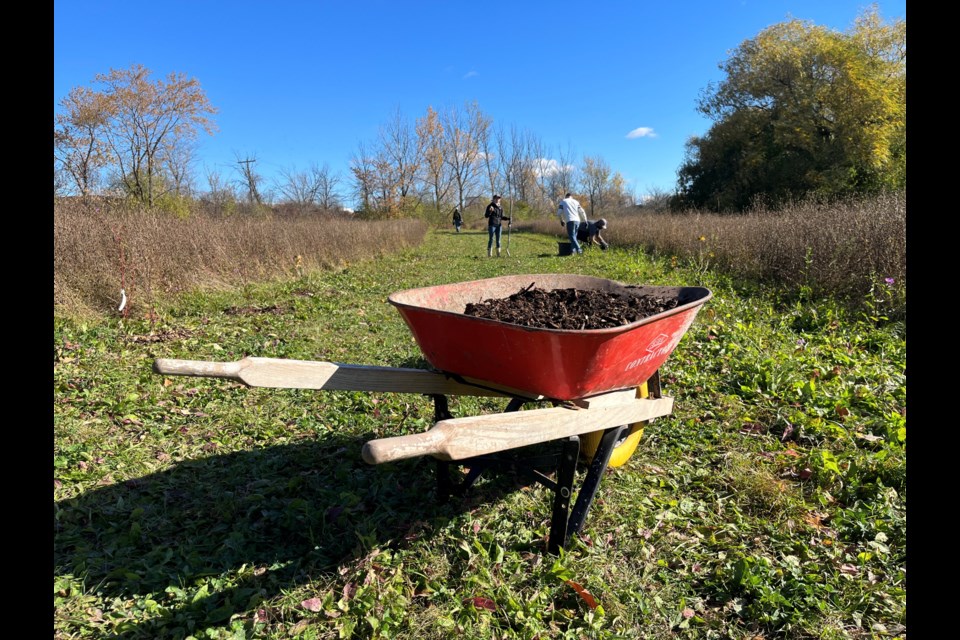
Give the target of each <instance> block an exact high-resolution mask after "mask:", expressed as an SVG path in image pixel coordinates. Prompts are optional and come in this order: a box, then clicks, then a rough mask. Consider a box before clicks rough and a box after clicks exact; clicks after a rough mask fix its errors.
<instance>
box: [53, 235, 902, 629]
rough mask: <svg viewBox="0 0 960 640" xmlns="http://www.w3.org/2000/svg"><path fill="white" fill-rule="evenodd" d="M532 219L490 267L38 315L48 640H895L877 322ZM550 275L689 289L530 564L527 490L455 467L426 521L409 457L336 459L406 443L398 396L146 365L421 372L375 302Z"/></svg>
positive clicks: (463, 251)
mask: <svg viewBox="0 0 960 640" xmlns="http://www.w3.org/2000/svg"><path fill="white" fill-rule="evenodd" d="M557 229H558V233H557V236H556V237H554V238H551V237H547V236H540V235H532V234H520V233H513V234H511V238H510V253H511V256H509V257H508V256H506V255H505V249H506V246H507V235H506V233H505V234H504V237H503V247H504V256H503V257H501V258H488V257H486V241H487V236H486V233H485V232H477V231H462V232H461V233H460V234H454V233H452V230H451V231H449V232H448V231H445V230H443V231H436V232H432V233H431V234H430V235H428V239H427V242H426V243H425V244H424V245H423V246H421V247H419V248H417V249H416V250H413V251H408V252H404V253H403V254H400V255H395V256H389V257H386V258H382V259H379V260H376V261H371V262H364V263H359V264H355V265H350V266H349V267H347V268H345V269H342V270H340V271H337V272H324V273H312V274H307V275H305V276H304V277H302V278H299V279H297V280H289V281H277V282H272V283H257V284H250V285H247V286H245V287H242V288H239V289H237V290H232V291H212V290H211V291H206V292H193V293H190V294H186V295H183V296H180V297H179V298H178V299H176V300H173V301H170V302H168V303H167V304H165V305H164V306H163V307H162V308H159V309H158V312H159V318H160V319H159V321H157V322H155V323H153V324H151V323H148V322H147V321H145V320H139V319H138V320H126V321H121V320H120V319H108V320H104V321H103V322H90V321H86V322H81V321H72V320H67V319H58V320H57V321H56V323H55V334H54V385H55V388H54V403H55V408H54V432H55V443H54V533H55V541H54V562H55V569H54V605H55V608H56V613H55V620H54V623H55V637H58V638H80V637H90V638H94V637H123V638H164V637H169V638H186V637H195V638H245V637H249V638H287V637H304V638H310V637H316V638H339V637H357V638H380V637H382V638H411V639H413V638H447V637H464V638H528V639H532V638H557V637H570V638H581V637H587V638H636V637H644V638H668V637H670V638H675V637H690V638H703V637H718V638H741V637H742V638H748V637H755V636H757V635H761V636H763V637H791V638H806V637H810V638H814V637H816V638H830V637H836V638H845V637H857V638H861V637H871V636H876V637H895V636H896V635H897V634H905V624H906V622H905V621H906V614H905V586H904V582H905V572H906V567H905V553H906V552H905V544H906V525H905V509H906V494H905V418H904V417H903V416H905V376H904V366H905V365H904V362H905V355H904V353H905V346H904V341H903V328H902V326H899V325H890V326H882V327H877V326H875V325H874V324H870V323H865V322H863V321H861V320H859V319H857V318H847V317H845V316H844V315H843V313H842V311H841V310H839V309H838V308H835V307H834V306H833V305H831V304H830V303H829V301H824V302H793V303H789V304H788V303H785V302H782V301H780V300H778V299H777V297H776V295H775V294H767V293H763V292H752V293H751V292H749V291H748V290H747V289H745V288H744V287H742V286H738V287H734V286H732V285H731V284H730V283H729V282H727V281H726V280H725V279H724V278H722V277H720V276H717V275H715V274H712V273H710V272H709V271H705V270H703V269H702V268H693V267H691V268H684V266H683V265H682V264H681V265H680V266H671V264H670V261H669V260H664V261H651V260H649V259H648V258H647V257H645V256H642V255H639V254H636V253H634V252H628V251H621V250H616V249H613V250H610V251H607V252H600V251H599V250H593V251H588V253H587V254H586V255H584V256H581V257H576V256H570V257H559V256H557V255H556V254H557V245H556V242H557V240H560V239H562V238H561V234H560V233H559V230H560V227H559V225H557ZM553 272H565V273H581V274H589V275H596V276H601V277H607V278H611V279H615V280H620V281H623V282H628V283H633V284H666V285H703V286H707V287H709V288H711V290H713V292H714V295H715V297H714V299H713V300H711V301H710V302H709V303H707V307H706V308H705V310H704V311H703V312H701V315H700V316H699V317H698V319H697V321H696V322H695V323H694V326H693V327H691V329H690V331H689V332H688V334H687V335H686V336H685V337H684V339H683V340H682V341H681V343H680V345H679V347H678V348H677V351H676V352H675V354H674V356H673V357H672V358H671V359H670V360H668V362H667V364H666V365H665V366H664V368H663V370H662V374H663V379H664V392H665V393H666V394H667V395H671V396H673V397H674V398H675V409H674V413H673V414H672V415H671V416H669V417H666V418H662V419H658V420H657V421H655V422H654V423H653V424H651V425H650V426H649V427H648V428H647V430H646V433H645V435H644V439H643V440H642V441H641V445H640V447H639V449H638V450H637V452H636V453H635V454H634V456H633V457H632V458H631V459H630V460H629V461H628V462H627V464H625V465H624V466H623V467H620V468H618V469H615V470H611V471H609V472H608V474H607V475H606V476H605V478H604V480H603V483H602V484H601V486H600V492H599V494H598V499H597V501H596V503H595V504H594V507H593V509H592V511H591V512H590V515H589V517H588V519H587V523H586V526H585V528H584V531H583V532H582V535H581V536H579V537H578V538H577V540H576V541H575V542H574V543H573V544H572V545H571V546H570V548H569V549H568V550H567V551H566V552H565V553H564V554H562V555H561V556H560V557H559V558H557V557H552V556H549V555H547V554H546V553H545V551H544V549H545V538H546V535H547V533H548V532H549V523H550V514H551V504H550V499H551V494H550V492H549V491H548V490H546V489H544V488H543V487H540V486H539V485H535V484H524V483H522V482H517V481H515V480H514V479H513V478H510V477H507V476H505V475H492V476H489V477H486V476H485V477H484V478H483V479H482V480H481V482H480V483H478V485H477V486H476V487H475V489H474V490H473V491H472V492H471V493H470V494H469V495H468V496H467V497H465V498H462V499H454V500H452V501H451V502H449V503H446V504H441V503H439V502H438V501H436V500H435V498H434V494H435V482H436V481H435V476H434V465H433V461H432V460H430V459H417V460H409V461H403V462H400V463H395V464H388V465H381V466H377V467H371V466H369V465H366V464H365V463H364V462H363V461H362V460H361V458H360V448H361V446H362V445H363V443H364V442H366V441H367V440H369V439H371V438H375V437H381V436H389V435H399V434H402V433H413V432H416V431H422V430H424V429H427V428H429V426H430V425H431V424H432V417H433V405H432V403H431V401H430V400H429V399H428V398H424V397H420V396H416V395H409V394H385V393H359V392H312V391H299V390H289V389H249V388H246V387H244V386H242V385H239V384H236V383H232V382H229V381H225V380H210V379H200V378H182V377H164V376H159V375H156V374H154V373H153V372H152V371H151V364H152V362H153V359H154V358H157V357H166V358H187V359H197V360H218V361H232V360H236V359H239V358H241V357H243V356H245V355H253V356H264V357H280V358H295V359H306V360H329V361H335V362H344V363H356V364H371V365H384V366H414V367H426V366H427V364H426V363H425V362H424V361H423V359H422V357H421V354H420V352H419V349H418V348H417V345H416V343H415V342H414V341H413V338H412V337H411V335H410V333H409V331H408V330H407V328H406V326H405V325H404V324H403V321H402V320H401V318H400V316H399V314H398V313H397V312H396V310H395V309H394V308H393V307H392V306H391V305H389V303H388V302H387V296H388V295H389V294H390V293H392V292H394V291H396V290H399V289H404V288H410V287H419V286H428V285H434V284H439V283H444V282H455V281H463V280H472V279H479V278H485V277H493V276H498V275H508V274H517V273H553ZM462 339H463V340H465V341H466V340H471V339H473V337H472V336H469V335H465V336H462ZM504 404H505V403H504V402H503V401H495V400H490V399H486V400H484V399H476V398H458V397H457V398H451V403H450V407H451V411H452V412H453V413H454V415H457V416H466V415H476V414H479V413H483V412H494V411H501V410H502V409H503V408H504ZM584 471H585V470H583V469H581V471H580V475H579V476H578V479H580V478H582V474H583V472H584ZM584 589H585V590H586V591H584ZM588 592H589V593H588Z"/></svg>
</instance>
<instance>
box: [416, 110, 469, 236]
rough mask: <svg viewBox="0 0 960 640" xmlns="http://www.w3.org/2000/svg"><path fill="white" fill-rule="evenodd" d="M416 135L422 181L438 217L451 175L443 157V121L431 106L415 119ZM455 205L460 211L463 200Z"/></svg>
mask: <svg viewBox="0 0 960 640" xmlns="http://www.w3.org/2000/svg"><path fill="white" fill-rule="evenodd" d="M417 137H418V138H420V145H421V148H422V149H423V165H422V168H421V172H422V174H423V181H424V184H425V186H426V188H427V189H429V190H430V192H431V195H432V196H433V202H434V206H435V207H436V210H437V214H438V217H439V214H440V207H441V206H442V205H443V203H444V201H445V200H446V198H447V194H448V193H449V192H450V185H451V177H450V172H449V170H448V163H447V162H446V159H445V154H446V151H447V150H446V144H445V141H444V138H445V135H444V129H443V123H442V122H441V121H440V116H439V114H437V112H436V111H435V110H434V109H433V107H427V113H426V115H425V116H423V117H422V118H420V119H419V120H417ZM457 205H458V206H459V207H460V209H461V211H462V210H463V202H462V201H459V202H457Z"/></svg>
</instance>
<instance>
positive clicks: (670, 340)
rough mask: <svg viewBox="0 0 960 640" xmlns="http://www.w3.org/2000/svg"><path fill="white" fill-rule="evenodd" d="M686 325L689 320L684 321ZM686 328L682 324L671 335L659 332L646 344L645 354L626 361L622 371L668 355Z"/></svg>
mask: <svg viewBox="0 0 960 640" xmlns="http://www.w3.org/2000/svg"><path fill="white" fill-rule="evenodd" d="M686 325H689V322H688V323H686ZM686 330H687V327H686V326H683V327H681V328H680V329H679V330H678V331H676V332H675V333H674V334H673V335H672V336H670V335H667V334H666V333H661V334H659V335H658V336H657V337H655V338H654V339H653V340H651V341H650V344H648V345H647V348H646V351H647V354H646V355H644V356H642V357H640V358H637V359H636V360H632V361H630V362H628V363H627V366H626V367H625V368H624V371H630V369H633V368H634V367H639V366H640V365H642V364H646V363H647V362H650V361H651V360H653V359H654V358H656V357H659V356H668V355H670V352H672V351H673V350H674V348H675V347H676V346H677V343H679V342H680V338H682V337H683V334H684V332H685V331H686Z"/></svg>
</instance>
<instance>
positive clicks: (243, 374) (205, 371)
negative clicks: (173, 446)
mask: <svg viewBox="0 0 960 640" xmlns="http://www.w3.org/2000/svg"><path fill="white" fill-rule="evenodd" d="M153 370H154V371H155V372H156V373H161V374H165V375H173V376H199V377H204V378H226V379H229V380H238V381H239V382H242V383H243V384H245V385H247V386H249V387H271V388H286V389H324V390H327V391H391V392H395V393H421V394H427V395H431V394H444V395H447V394H449V395H469V396H491V397H521V398H530V399H531V400H537V399H539V397H530V394H527V393H522V392H514V391H513V390H510V389H507V388H505V387H498V386H496V385H491V384H487V383H477V384H470V381H466V382H463V383H461V382H458V381H457V380H454V379H453V378H450V377H448V376H446V375H445V374H443V373H437V372H434V371H427V370H425V369H408V368H402V367H374V366H368V365H356V364H340V363H336V362H318V361H313V360H288V359H285V358H256V357H246V358H243V359H242V360H238V361H236V362H205V361H200V360H173V359H168V358H158V359H157V360H155V361H154V363H153Z"/></svg>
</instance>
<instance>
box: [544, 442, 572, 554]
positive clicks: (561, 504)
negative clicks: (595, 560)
mask: <svg viewBox="0 0 960 640" xmlns="http://www.w3.org/2000/svg"><path fill="white" fill-rule="evenodd" d="M579 456H580V436H570V437H569V438H567V439H566V440H564V441H563V450H562V452H561V454H560V463H559V465H558V468H557V485H556V488H555V489H554V494H553V515H552V517H551V520H550V539H549V541H548V543H547V552H548V553H552V554H557V553H559V551H560V547H562V546H564V544H565V542H566V540H567V518H568V515H569V513H570V498H571V497H572V495H573V476H574V475H575V473H576V470H577V458H578V457H579Z"/></svg>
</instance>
